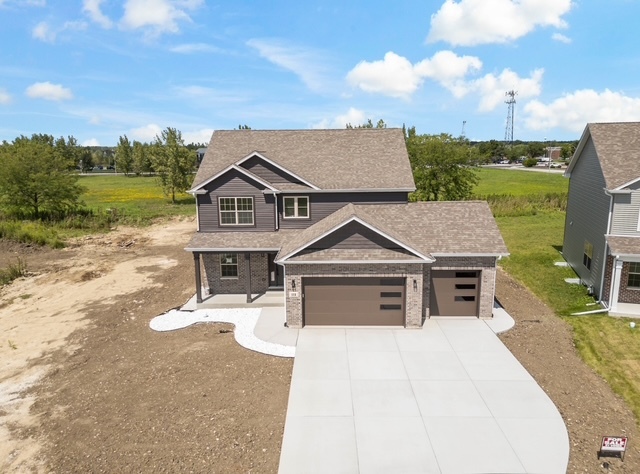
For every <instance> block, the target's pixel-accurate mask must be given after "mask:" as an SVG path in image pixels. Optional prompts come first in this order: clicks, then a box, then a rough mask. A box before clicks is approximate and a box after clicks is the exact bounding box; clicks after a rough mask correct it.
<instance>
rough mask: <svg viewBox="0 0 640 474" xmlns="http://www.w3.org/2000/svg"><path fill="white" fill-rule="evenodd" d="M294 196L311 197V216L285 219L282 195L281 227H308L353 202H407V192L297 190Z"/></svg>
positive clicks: (279, 215)
mask: <svg viewBox="0 0 640 474" xmlns="http://www.w3.org/2000/svg"><path fill="white" fill-rule="evenodd" d="M291 195H292V196H293V195H295V196H308V197H309V210H310V212H309V218H308V219H284V218H283V215H282V214H283V211H282V210H283V205H282V195H281V196H278V218H279V221H280V228H281V229H306V228H307V227H309V226H311V225H313V224H315V223H316V222H318V221H320V220H322V219H324V218H325V217H327V216H328V215H329V214H333V213H334V212H335V211H337V210H338V209H340V208H342V207H344V206H346V205H347V204H349V203H353V204H394V203H398V204H402V203H406V202H407V193H399V192H389V193H382V192H376V193H335V194H328V193H309V194H305V193H303V192H296V193H295V194H291Z"/></svg>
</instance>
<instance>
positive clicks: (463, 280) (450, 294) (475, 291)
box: [429, 270, 480, 316]
mask: <svg viewBox="0 0 640 474" xmlns="http://www.w3.org/2000/svg"><path fill="white" fill-rule="evenodd" d="M429 299H430V306H429V314H430V315H431V316H478V301H479V299H480V272H479V271H477V270H474V271H467V270H465V271H457V270H433V271H432V272H431V295H430V297H429Z"/></svg>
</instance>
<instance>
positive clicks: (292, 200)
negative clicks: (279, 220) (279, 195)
mask: <svg viewBox="0 0 640 474" xmlns="http://www.w3.org/2000/svg"><path fill="white" fill-rule="evenodd" d="M283 201H284V217H285V218H286V219H295V218H303V219H305V218H308V217H309V198H308V197H306V196H305V197H302V196H285V197H284V198H283Z"/></svg>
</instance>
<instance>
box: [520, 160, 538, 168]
mask: <svg viewBox="0 0 640 474" xmlns="http://www.w3.org/2000/svg"><path fill="white" fill-rule="evenodd" d="M537 164H538V160H536V159H535V158H527V159H525V160H524V161H523V162H522V165H523V166H524V167H525V168H531V167H533V166H536V165H537Z"/></svg>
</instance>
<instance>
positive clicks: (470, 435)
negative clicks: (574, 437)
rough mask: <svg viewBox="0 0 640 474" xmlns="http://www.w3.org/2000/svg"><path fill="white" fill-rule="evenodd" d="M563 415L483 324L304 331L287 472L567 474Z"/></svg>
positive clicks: (288, 429)
mask: <svg viewBox="0 0 640 474" xmlns="http://www.w3.org/2000/svg"><path fill="white" fill-rule="evenodd" d="M568 459H569V439H568V435H567V431H566V428H565V425H564V422H563V421H562V418H561V416H560V414H559V413H558V411H557V409H556V407H555V406H554V404H553V403H552V402H551V400H550V399H549V397H547V395H546V394H545V393H544V391H543V390H542V389H541V388H540V386H539V385H538V384H537V383H536V382H535V380H533V378H532V377H531V376H530V375H529V373H528V372H527V371H526V370H525V369H524V368H523V367H522V365H520V363H519V362H518V361H517V360H516V358H515V357H514V356H513V355H512V354H511V352H509V350H508V349H507V348H506V347H505V346H504V344H502V342H501V341H500V340H499V339H498V337H497V336H496V335H495V333H494V332H493V331H492V330H491V329H490V327H489V326H488V325H487V324H486V323H485V322H484V321H482V320H477V319H469V320H466V319H465V320H461V319H455V320H444V319H439V320H434V319H431V320H428V321H426V324H425V326H424V328H423V329H421V330H407V329H364V328H363V329H359V328H354V329H350V328H349V329H342V328H340V329H333V328H332V329H321V328H305V329H303V330H301V331H300V333H299V336H298V343H297V349H296V356H295V362H294V367H293V376H292V380H291V390H290V393H289V405H288V409H287V419H286V424H285V430H284V438H283V443H282V452H281V457H280V470H279V472H280V473H281V474H287V473H296V474H300V473H316V472H317V473H385V474H386V473H447V474H448V473H451V474H462V473H534V472H535V473H564V472H566V469H567V463H568Z"/></svg>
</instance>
